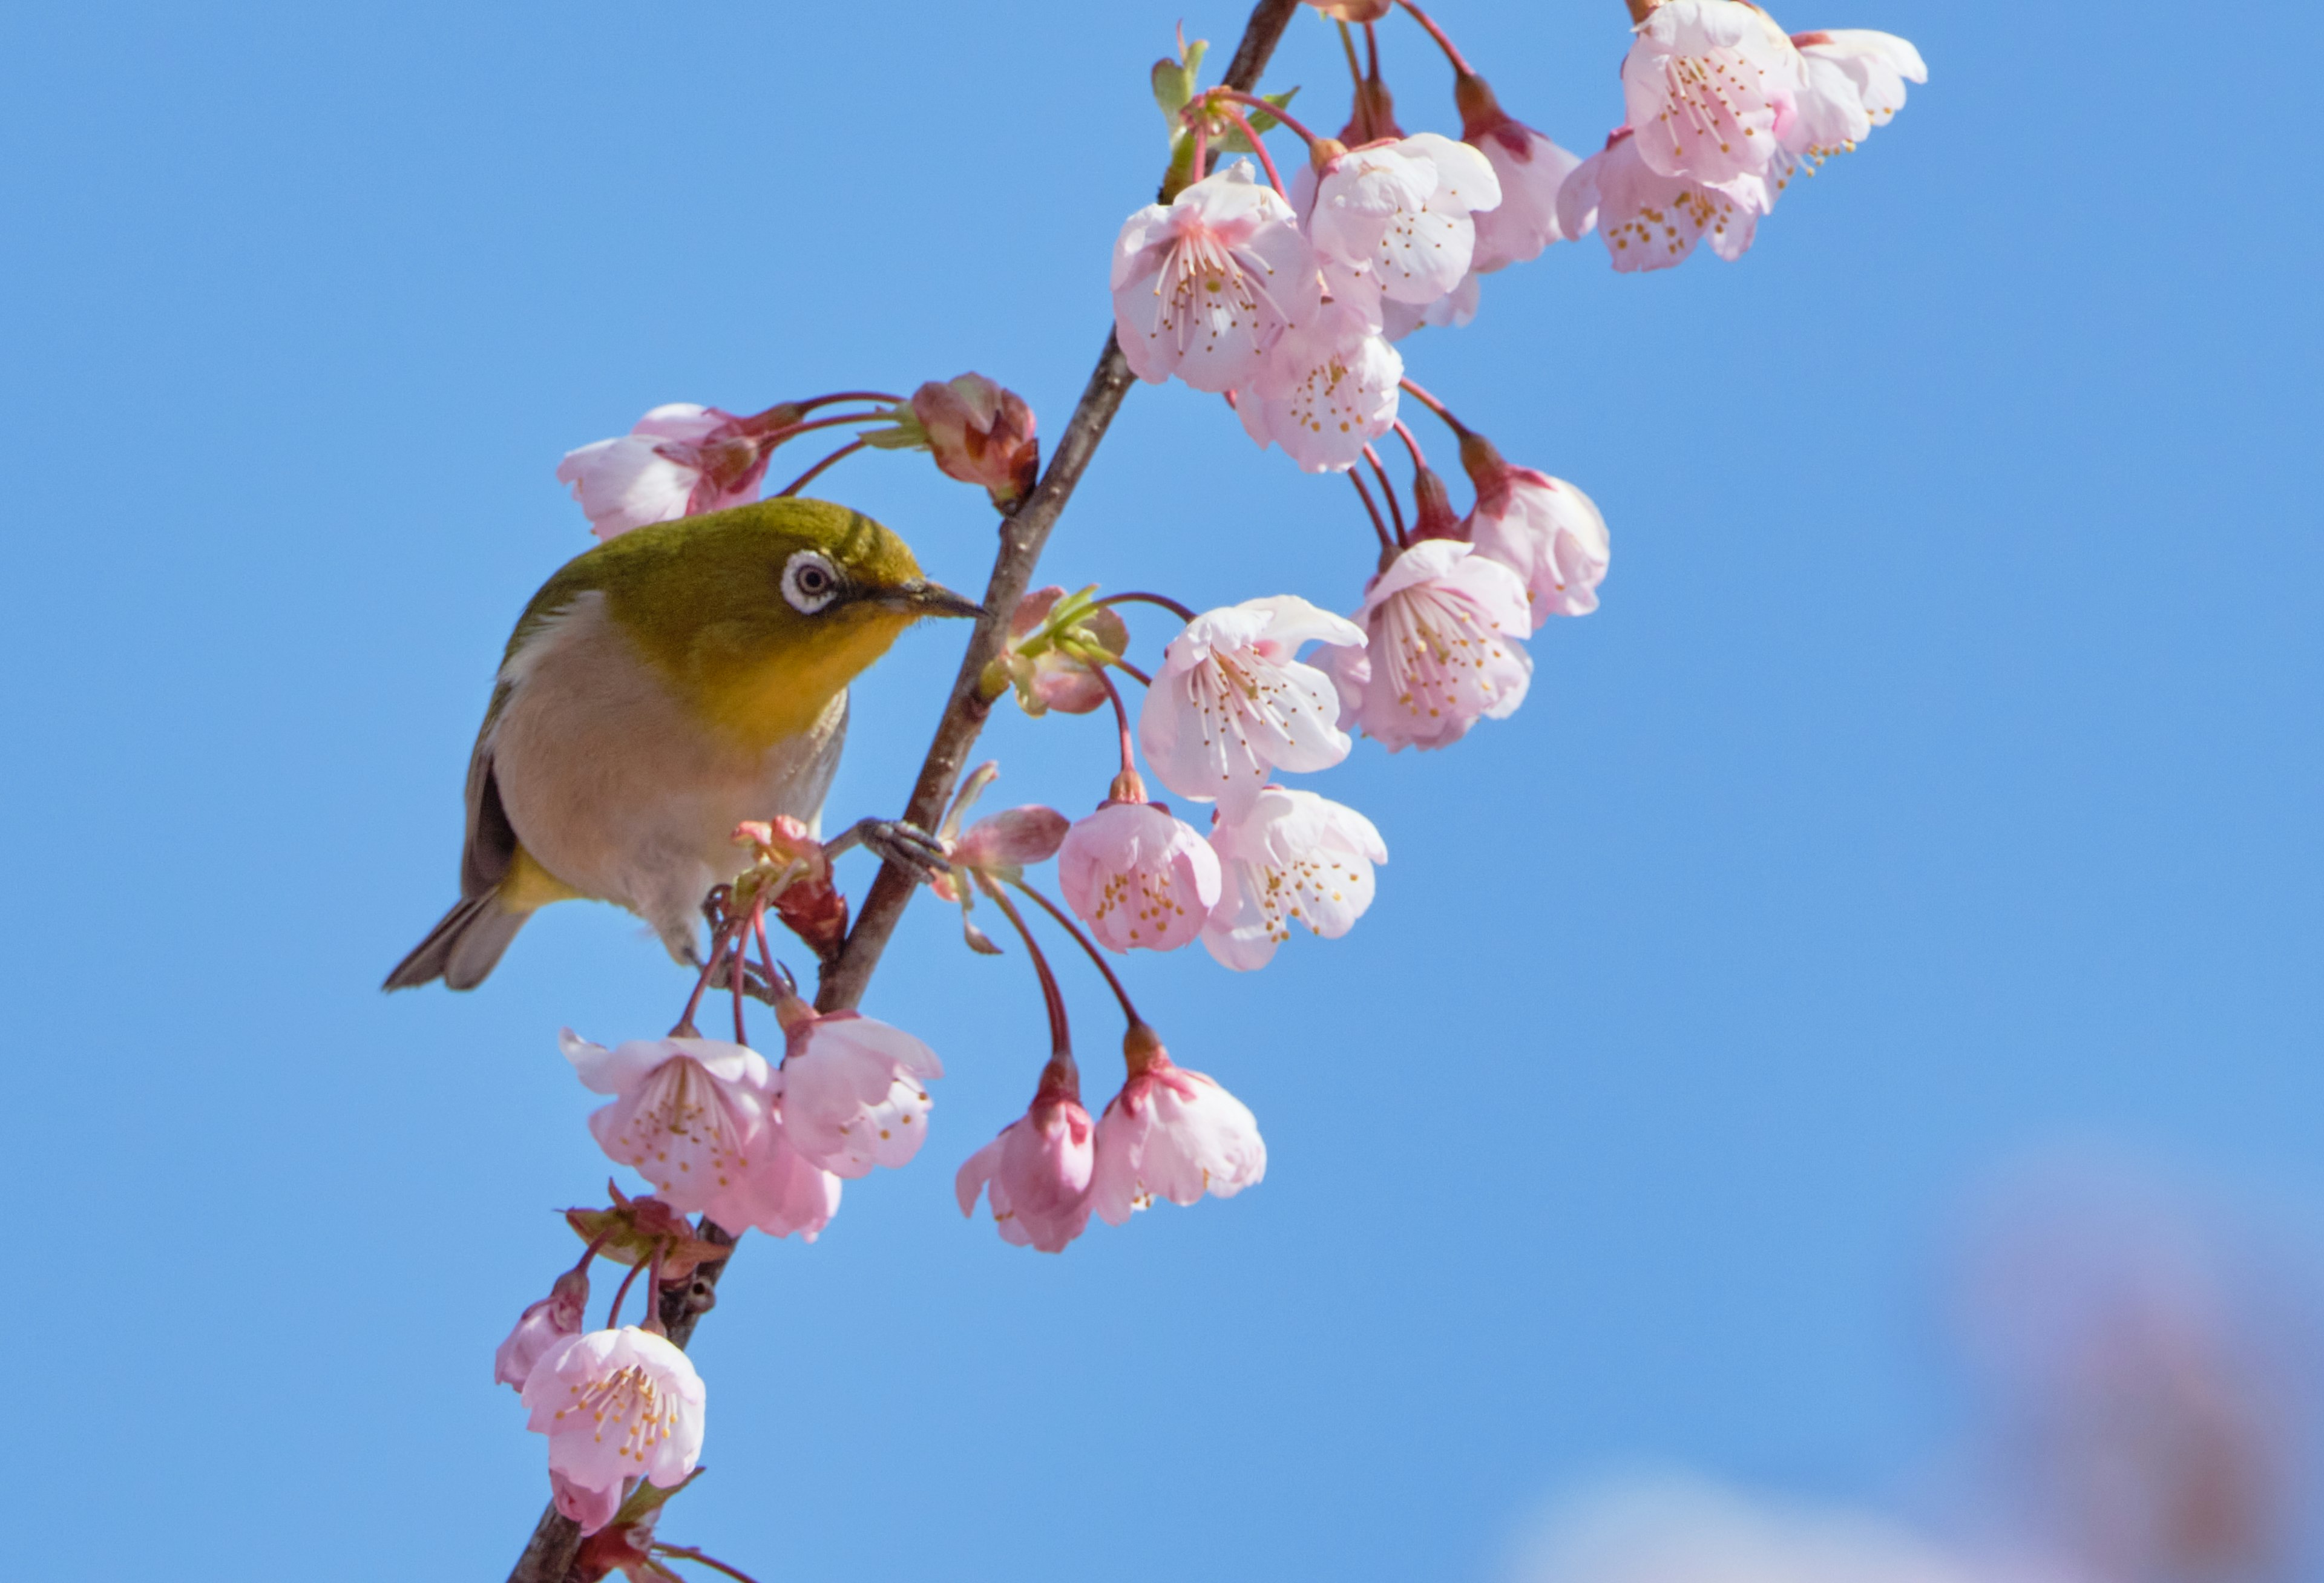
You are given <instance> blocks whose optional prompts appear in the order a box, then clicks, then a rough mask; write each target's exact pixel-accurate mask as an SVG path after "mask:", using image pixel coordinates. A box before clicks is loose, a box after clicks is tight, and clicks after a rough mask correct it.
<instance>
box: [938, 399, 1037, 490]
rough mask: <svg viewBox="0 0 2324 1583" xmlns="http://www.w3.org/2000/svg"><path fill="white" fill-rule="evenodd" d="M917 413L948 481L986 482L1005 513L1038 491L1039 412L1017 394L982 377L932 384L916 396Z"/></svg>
mask: <svg viewBox="0 0 2324 1583" xmlns="http://www.w3.org/2000/svg"><path fill="white" fill-rule="evenodd" d="M912 415H913V416H914V417H915V418H918V419H919V420H920V427H921V428H924V429H926V430H927V436H928V449H929V450H930V451H931V452H932V453H933V454H934V455H935V456H936V465H937V466H938V467H940V468H942V469H943V470H944V473H945V476H946V477H948V478H957V479H959V480H960V481H961V482H962V483H981V484H982V485H983V486H984V488H985V492H987V493H989V494H990V495H991V497H992V503H993V504H994V505H996V506H998V507H1000V508H1001V510H1002V511H1007V510H1008V509H1009V508H1010V506H1012V505H1014V504H1015V503H1016V502H1019V501H1020V500H1022V499H1024V498H1025V496H1026V495H1028V494H1029V493H1031V492H1032V489H1033V484H1034V482H1035V481H1036V480H1037V478H1039V476H1040V473H1041V446H1040V443H1039V442H1038V441H1037V440H1036V439H1035V438H1034V437H1033V410H1032V409H1031V408H1030V407H1028V406H1027V405H1026V404H1025V398H1024V397H1022V396H1020V395H1019V394H1017V392H1016V391H1011V390H1007V389H1004V388H1003V387H1001V386H1000V385H997V384H995V383H993V382H991V380H989V379H987V378H985V377H984V376H983V375H982V374H981V373H964V374H962V375H961V376H960V377H959V378H958V379H955V380H953V381H952V382H949V383H945V384H938V383H936V382H935V381H933V380H931V381H930V382H927V384H924V385H922V386H921V387H920V388H919V389H918V390H917V391H913V392H912Z"/></svg>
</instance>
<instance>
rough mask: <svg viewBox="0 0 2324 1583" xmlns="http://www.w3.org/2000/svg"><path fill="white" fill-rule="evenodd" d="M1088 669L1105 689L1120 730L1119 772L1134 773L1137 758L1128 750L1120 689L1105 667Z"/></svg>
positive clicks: (1127, 715)
mask: <svg viewBox="0 0 2324 1583" xmlns="http://www.w3.org/2000/svg"><path fill="white" fill-rule="evenodd" d="M1089 670H1090V674H1091V675H1092V676H1095V677H1097V685H1098V686H1101V687H1103V688H1104V689H1105V695H1106V700H1107V702H1109V703H1111V704H1112V705H1113V722H1114V724H1115V725H1116V726H1118V727H1120V731H1121V772H1122V773H1123V774H1124V775H1135V774H1137V773H1138V758H1137V755H1136V754H1134V753H1133V752H1132V751H1131V750H1130V711H1129V710H1127V709H1124V708H1123V707H1122V706H1121V689H1120V688H1119V687H1117V686H1114V685H1113V678H1112V677H1111V676H1108V675H1106V674H1105V667H1103V666H1102V665H1093V666H1092V667H1089ZM1147 686H1153V684H1152V683H1151V682H1148V684H1147Z"/></svg>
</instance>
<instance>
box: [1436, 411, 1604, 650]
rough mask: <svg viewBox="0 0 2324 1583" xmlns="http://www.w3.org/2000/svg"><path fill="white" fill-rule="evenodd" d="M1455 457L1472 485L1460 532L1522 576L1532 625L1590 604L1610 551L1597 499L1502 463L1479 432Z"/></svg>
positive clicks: (1581, 611)
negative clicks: (1472, 503) (1473, 497)
mask: <svg viewBox="0 0 2324 1583" xmlns="http://www.w3.org/2000/svg"><path fill="white" fill-rule="evenodd" d="M1461 460H1462V463H1463V464H1464V465H1466V466H1467V467H1468V469H1469V478H1470V482H1471V483H1474V484H1475V485H1476V486H1477V505H1476V509H1475V510H1474V511H1471V512H1470V514H1469V520H1468V533H1467V538H1468V540H1469V542H1470V543H1471V544H1473V545H1475V546H1476V547H1477V553H1478V554H1479V555H1480V556H1483V557H1487V558H1488V559H1490V560H1497V561H1499V562H1500V563H1501V565H1503V566H1507V567H1508V568H1509V570H1511V571H1513V572H1515V573H1516V574H1517V575H1518V576H1520V577H1522V578H1524V579H1525V584H1526V600H1527V601H1528V602H1530V603H1531V604H1532V606H1533V630H1535V631H1539V630H1541V628H1542V624H1543V623H1544V622H1545V621H1548V620H1549V619H1550V617H1552V616H1562V615H1568V616H1570V615H1587V614H1589V613H1590V612H1591V611H1593V610H1596V609H1597V608H1598V584H1600V582H1602V581H1603V580H1604V579H1605V576H1606V566H1607V561H1608V559H1609V557H1610V556H1611V554H1612V544H1611V540H1610V539H1609V538H1608V536H1607V532H1606V519H1605V518H1604V517H1603V516H1602V515H1600V512H1599V511H1598V507H1597V503H1596V502H1593V501H1592V500H1591V498H1590V497H1589V496H1588V495H1586V494H1584V493H1582V492H1581V491H1580V490H1578V489H1576V488H1574V487H1573V485H1572V484H1570V483H1566V482H1565V481H1564V480H1563V479H1562V478H1552V477H1551V476H1550V475H1549V474H1546V473H1537V472H1535V470H1534V469H1532V468H1530V467H1512V466H1510V465H1508V463H1507V462H1504V461H1503V460H1501V454H1500V453H1499V451H1497V450H1495V449H1494V448H1493V443H1492V442H1491V441H1490V440H1489V439H1486V438H1485V437H1483V436H1481V435H1471V436H1469V437H1467V438H1465V439H1463V440H1462V442H1461Z"/></svg>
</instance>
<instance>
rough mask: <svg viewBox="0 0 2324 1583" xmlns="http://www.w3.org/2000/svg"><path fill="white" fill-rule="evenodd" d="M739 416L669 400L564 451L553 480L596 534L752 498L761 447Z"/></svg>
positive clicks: (763, 457) (762, 472)
mask: <svg viewBox="0 0 2324 1583" xmlns="http://www.w3.org/2000/svg"><path fill="white" fill-rule="evenodd" d="M745 421H746V420H745V419H740V418H737V417H735V416H734V414H733V413H732V412H722V411H720V410H718V409H717V408H715V407H697V406H696V405H695V404H694V403H693V402H691V401H673V402H671V403H670V404H669V405H668V406H666V407H657V408H655V409H654V410H652V411H650V412H649V413H647V414H646V415H645V416H644V417H643V418H641V419H638V424H637V427H636V428H633V429H632V430H631V431H630V432H629V433H627V434H625V435H622V436H621V437H618V438H615V439H606V440H599V441H597V442H596V443H595V445H586V446H582V447H581V448H580V449H578V450H575V451H567V452H566V453H565V460H564V461H562V462H560V463H558V466H557V477H558V482H560V483H566V484H569V485H571V486H572V490H573V498H574V499H575V500H576V501H578V502H581V510H582V511H583V512H584V514H586V516H587V517H588V519H589V530H590V531H591V532H592V533H595V535H596V536H597V537H598V538H599V539H601V540H603V539H608V538H619V537H620V536H621V535H622V534H624V533H627V532H628V531H629V530H630V529H632V528H643V527H645V526H646V525H647V524H649V523H651V522H669V521H673V520H676V519H678V518H679V517H695V516H699V515H701V514H702V513H703V512H705V511H724V510H725V509H726V508H727V507H729V506H739V505H745V504H748V503H749V502H752V501H754V500H757V499H758V498H759V485H760V483H761V480H762V479H764V478H765V476H766V472H767V451H766V449H765V447H764V446H762V445H761V443H760V441H759V440H758V439H756V438H755V437H752V436H751V435H749V434H747V433H746V432H745V431H744V428H743V425H744V423H745Z"/></svg>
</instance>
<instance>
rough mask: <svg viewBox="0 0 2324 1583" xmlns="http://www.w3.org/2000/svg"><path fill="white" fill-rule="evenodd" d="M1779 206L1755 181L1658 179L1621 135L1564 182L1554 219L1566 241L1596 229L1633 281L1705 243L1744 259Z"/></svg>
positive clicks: (1764, 186) (1635, 147)
mask: <svg viewBox="0 0 2324 1583" xmlns="http://www.w3.org/2000/svg"><path fill="white" fill-rule="evenodd" d="M1674 3H1675V0H1674ZM1774 203H1775V196H1774V194H1773V193H1772V192H1771V191H1770V190H1769V187H1768V183H1767V181H1766V179H1763V178H1761V177H1758V176H1738V177H1737V178H1736V179H1734V180H1732V181H1729V182H1727V183H1725V184H1724V185H1723V186H1719V187H1709V186H1705V185H1704V184H1703V183H1701V182H1700V181H1696V180H1694V179H1691V178H1688V177H1684V176H1661V175H1657V174H1655V172H1654V171H1653V170H1648V169H1647V168H1646V162H1645V161H1643V160H1642V159H1640V158H1639V155H1638V141H1637V138H1635V137H1633V136H1632V135H1631V134H1630V133H1628V131H1621V132H1617V133H1615V134H1614V135H1613V136H1612V137H1610V138H1609V139H1608V140H1607V143H1606V146H1605V148H1604V149H1602V150H1600V152H1597V153H1594V154H1592V155H1591V156H1590V157H1589V158H1588V159H1586V160H1584V161H1582V164H1581V166H1580V168H1579V169H1577V170H1575V171H1574V172H1573V174H1572V175H1571V176H1569V177H1567V178H1566V179H1565V185H1564V186H1563V188H1561V189H1558V195H1557V213H1558V223H1559V224H1560V225H1563V227H1564V229H1565V233H1566V235H1569V236H1574V237H1580V236H1585V235H1589V233H1590V230H1591V227H1592V226H1596V227H1598V229H1599V232H1600V235H1602V236H1603V237H1604V239H1605V243H1606V252H1607V253H1608V255H1609V257H1611V258H1612V259H1613V261H1614V267H1615V269H1617V270H1618V271H1620V272H1622V273H1624V274H1633V273H1636V272H1638V271H1641V270H1666V269H1669V268H1671V267H1672V266H1674V265H1675V264H1680V263H1683V262H1686V257H1687V255H1688V254H1689V253H1692V252H1693V251H1694V244H1696V243H1698V242H1700V241H1702V240H1703V239H1704V238H1705V237H1708V238H1709V239H1710V242H1711V252H1713V253H1717V254H1718V255H1719V256H1720V257H1721V258H1723V259H1726V260H1728V261H1729V262H1733V261H1734V260H1736V259H1738V258H1741V257H1742V256H1743V254H1744V253H1747V252H1748V251H1749V250H1750V246H1751V239H1752V237H1753V236H1755V235H1757V232H1758V228H1759V216H1761V215H1763V214H1766V212H1767V211H1768V209H1769V208H1771V207H1773V206H1774Z"/></svg>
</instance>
